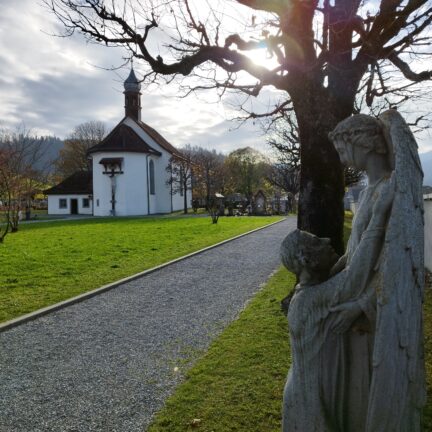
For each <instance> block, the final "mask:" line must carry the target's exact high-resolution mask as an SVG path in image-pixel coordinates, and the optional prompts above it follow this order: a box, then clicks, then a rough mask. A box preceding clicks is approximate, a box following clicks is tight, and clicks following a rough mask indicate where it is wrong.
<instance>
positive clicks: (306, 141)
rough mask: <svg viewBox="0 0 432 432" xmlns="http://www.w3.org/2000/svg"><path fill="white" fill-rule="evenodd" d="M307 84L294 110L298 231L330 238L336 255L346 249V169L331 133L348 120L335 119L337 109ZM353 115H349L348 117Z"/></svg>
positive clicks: (321, 90) (325, 96)
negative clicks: (297, 141)
mask: <svg viewBox="0 0 432 432" xmlns="http://www.w3.org/2000/svg"><path fill="white" fill-rule="evenodd" d="M317 87H318V86H314V85H313V84H310V83H309V84H307V83H306V84H305V85H304V86H303V89H302V90H303V91H302V92H301V95H300V94H299V97H298V98H295V99H294V100H293V101H294V107H295V111H296V116H297V122H298V128H299V136H300V144H301V149H300V152H301V161H302V162H301V171H300V198H299V207H298V219H297V224H298V228H300V229H302V230H305V231H309V232H311V233H313V234H315V235H317V236H319V237H328V238H330V239H331V242H332V245H333V247H334V249H335V250H336V252H338V253H339V254H342V253H343V252H344V245H343V219H344V208H343V197H344V193H345V191H344V181H343V167H342V165H341V163H340V160H339V155H338V153H337V152H336V149H335V148H334V146H333V144H332V143H331V142H330V140H329V138H328V132H329V131H331V130H332V129H333V128H334V127H335V126H336V124H337V123H338V122H339V121H340V120H343V118H345V117H346V116H344V114H343V113H341V118H336V117H335V116H334V112H335V109H334V107H332V106H331V104H329V97H328V95H327V94H325V93H324V91H325V90H324V91H323V89H322V88H321V87H318V88H317ZM347 115H349V114H347Z"/></svg>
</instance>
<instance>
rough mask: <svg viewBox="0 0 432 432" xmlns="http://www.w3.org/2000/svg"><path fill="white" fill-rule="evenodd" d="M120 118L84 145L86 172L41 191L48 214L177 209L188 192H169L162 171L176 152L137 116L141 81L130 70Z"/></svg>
mask: <svg viewBox="0 0 432 432" xmlns="http://www.w3.org/2000/svg"><path fill="white" fill-rule="evenodd" d="M124 95H125V117H124V118H123V119H122V120H121V121H120V123H118V125H117V126H115V127H114V129H113V130H112V131H111V132H110V133H109V135H107V137H106V138H105V139H104V140H103V141H102V142H101V143H99V144H97V145H95V146H94V147H91V148H90V149H89V150H88V156H89V158H91V160H92V163H91V165H92V170H91V172H84V171H83V172H77V173H74V174H73V175H72V176H70V177H68V178H67V179H65V180H64V181H63V182H61V183H60V184H58V185H57V186H54V187H53V188H51V189H49V190H48V191H46V194H47V195H48V213H49V214H93V215H94V216H135V215H150V214H158V213H170V212H173V211H176V210H181V209H183V202H184V197H183V194H184V193H187V194H188V196H187V202H188V203H191V200H192V195H191V191H190V190H187V191H180V192H179V193H177V194H172V193H171V192H172V187H171V186H170V185H169V184H168V183H167V180H168V179H169V174H168V172H167V170H166V168H167V166H168V164H169V162H170V158H171V156H173V155H179V154H180V152H179V151H178V150H177V149H176V148H175V147H174V146H172V145H171V144H170V143H169V142H168V141H167V140H166V139H165V138H164V137H163V136H162V135H161V134H160V133H159V132H157V131H156V130H155V129H153V128H152V127H150V126H149V125H148V124H146V123H144V122H143V121H142V120H141V84H140V83H139V81H138V79H137V77H136V75H135V72H134V70H133V69H132V70H131V72H130V74H129V76H128V78H127V79H126V81H125V82H124Z"/></svg>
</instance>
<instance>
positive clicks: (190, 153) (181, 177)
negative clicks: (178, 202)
mask: <svg viewBox="0 0 432 432" xmlns="http://www.w3.org/2000/svg"><path fill="white" fill-rule="evenodd" d="M195 155H196V151H195V150H194V149H193V148H192V147H191V146H190V145H189V144H188V145H186V146H185V147H183V148H182V149H180V151H179V152H178V153H174V154H173V155H172V156H171V157H170V160H169V162H168V165H167V167H166V171H167V173H168V180H167V182H166V183H167V185H168V186H170V188H171V194H172V195H175V194H180V195H181V196H182V197H183V213H184V214H187V213H188V204H189V203H188V194H187V192H188V191H189V190H192V173H193V168H194V165H195Z"/></svg>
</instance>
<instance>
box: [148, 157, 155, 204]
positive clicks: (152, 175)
mask: <svg viewBox="0 0 432 432" xmlns="http://www.w3.org/2000/svg"><path fill="white" fill-rule="evenodd" d="M149 171H150V195H154V194H155V173H154V162H153V161H152V160H150V166H149Z"/></svg>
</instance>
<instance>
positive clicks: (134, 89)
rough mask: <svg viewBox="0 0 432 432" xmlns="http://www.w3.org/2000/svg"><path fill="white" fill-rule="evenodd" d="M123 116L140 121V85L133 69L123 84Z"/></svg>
mask: <svg viewBox="0 0 432 432" xmlns="http://www.w3.org/2000/svg"><path fill="white" fill-rule="evenodd" d="M124 89H125V91H124V92H123V93H124V95H125V115H126V116H127V117H131V118H133V119H134V120H137V121H138V120H141V92H140V90H141V84H140V83H139V81H138V78H137V77H136V75H135V72H134V70H133V67H132V69H131V71H130V74H129V76H128V77H127V79H126V81H125V82H124Z"/></svg>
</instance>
